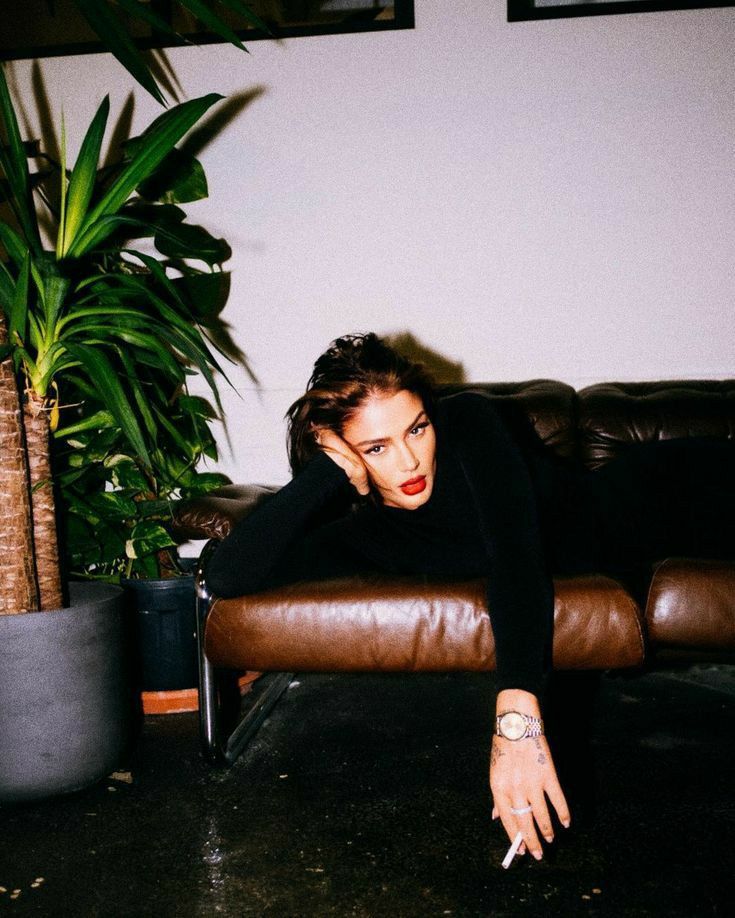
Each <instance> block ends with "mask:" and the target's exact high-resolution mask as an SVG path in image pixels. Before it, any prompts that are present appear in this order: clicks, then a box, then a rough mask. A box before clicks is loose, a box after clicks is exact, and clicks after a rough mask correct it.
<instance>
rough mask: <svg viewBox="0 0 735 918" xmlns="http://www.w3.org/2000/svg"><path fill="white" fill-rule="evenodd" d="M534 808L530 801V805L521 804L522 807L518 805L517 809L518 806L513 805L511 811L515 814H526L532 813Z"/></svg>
mask: <svg viewBox="0 0 735 918" xmlns="http://www.w3.org/2000/svg"><path fill="white" fill-rule="evenodd" d="M532 809H533V807H532V806H531V804H530V803H529V804H528V806H521V807H518V808H517V809H516V807H514V806H512V807H511V808H510V811H511V813H512V814H513V815H514V816H525V815H526V813H530V812H531V810H532Z"/></svg>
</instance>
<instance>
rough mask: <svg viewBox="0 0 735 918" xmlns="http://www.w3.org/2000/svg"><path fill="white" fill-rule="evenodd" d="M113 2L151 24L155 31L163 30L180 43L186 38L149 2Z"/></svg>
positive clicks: (121, 0)
mask: <svg viewBox="0 0 735 918" xmlns="http://www.w3.org/2000/svg"><path fill="white" fill-rule="evenodd" d="M115 2H116V3H117V5H118V6H119V7H120V9H122V10H124V11H125V12H126V13H128V15H130V16H133V17H135V18H136V19H141V20H142V21H143V22H146V23H148V25H150V26H152V27H153V28H154V29H155V30H156V31H157V32H163V33H164V34H165V35H168V36H169V38H174V39H176V40H177V41H180V42H181V43H182V44H183V43H185V41H186V39H184V38H183V37H182V36H181V35H180V34H179V33H178V32H177V31H176V30H175V29H173V28H172V27H171V26H170V24H169V23H168V22H166V20H165V19H163V17H161V16H159V15H158V13H156V12H155V10H153V9H152V8H151V4H150V3H147V2H143V3H140V2H139V0H115Z"/></svg>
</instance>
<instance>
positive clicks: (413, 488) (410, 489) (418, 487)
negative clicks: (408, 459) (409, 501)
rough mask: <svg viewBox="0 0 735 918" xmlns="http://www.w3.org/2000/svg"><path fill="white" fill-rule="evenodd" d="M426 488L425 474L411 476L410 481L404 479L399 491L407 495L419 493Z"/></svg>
mask: <svg viewBox="0 0 735 918" xmlns="http://www.w3.org/2000/svg"><path fill="white" fill-rule="evenodd" d="M425 488H426V475H419V477H418V478H411V480H410V481H404V482H403V484H402V485H400V489H401V491H403V493H404V494H407V495H408V496H409V497H410V496H412V495H414V494H420V493H421V492H422V491H423V490H424V489H425Z"/></svg>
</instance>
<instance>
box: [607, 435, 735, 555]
mask: <svg viewBox="0 0 735 918" xmlns="http://www.w3.org/2000/svg"><path fill="white" fill-rule="evenodd" d="M592 477H593V481H594V491H595V495H596V499H597V508H598V515H599V527H600V530H601V534H602V539H603V546H604V551H605V554H606V555H607V558H608V560H609V561H610V563H611V564H612V565H613V566H618V567H620V568H622V569H632V568H634V567H637V566H640V565H642V564H645V563H647V562H652V561H656V560H658V559H660V558H665V557H671V556H686V557H702V558H734V559H735V443H734V442H731V441H727V440H717V439H714V438H691V439H679V440H664V441H656V442H651V443H644V444H637V445H636V446H634V447H631V448H630V449H629V450H628V451H627V452H626V453H625V454H623V455H622V456H621V457H620V458H618V459H616V460H614V461H612V462H610V463H609V464H608V465H607V466H605V467H604V468H603V469H601V470H599V471H598V472H596V473H595V474H594V475H593V476H592Z"/></svg>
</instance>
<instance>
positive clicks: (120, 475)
mask: <svg viewBox="0 0 735 918" xmlns="http://www.w3.org/2000/svg"><path fill="white" fill-rule="evenodd" d="M112 481H113V483H114V484H115V485H117V487H119V488H131V489H132V490H134V491H137V492H141V491H148V490H149V485H148V482H147V480H146V477H145V475H144V474H143V473H142V472H141V470H140V469H139V468H138V466H137V465H136V464H135V462H133V460H132V459H129V461H128V462H119V463H118V464H117V465H115V467H114V468H113V470H112Z"/></svg>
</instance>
